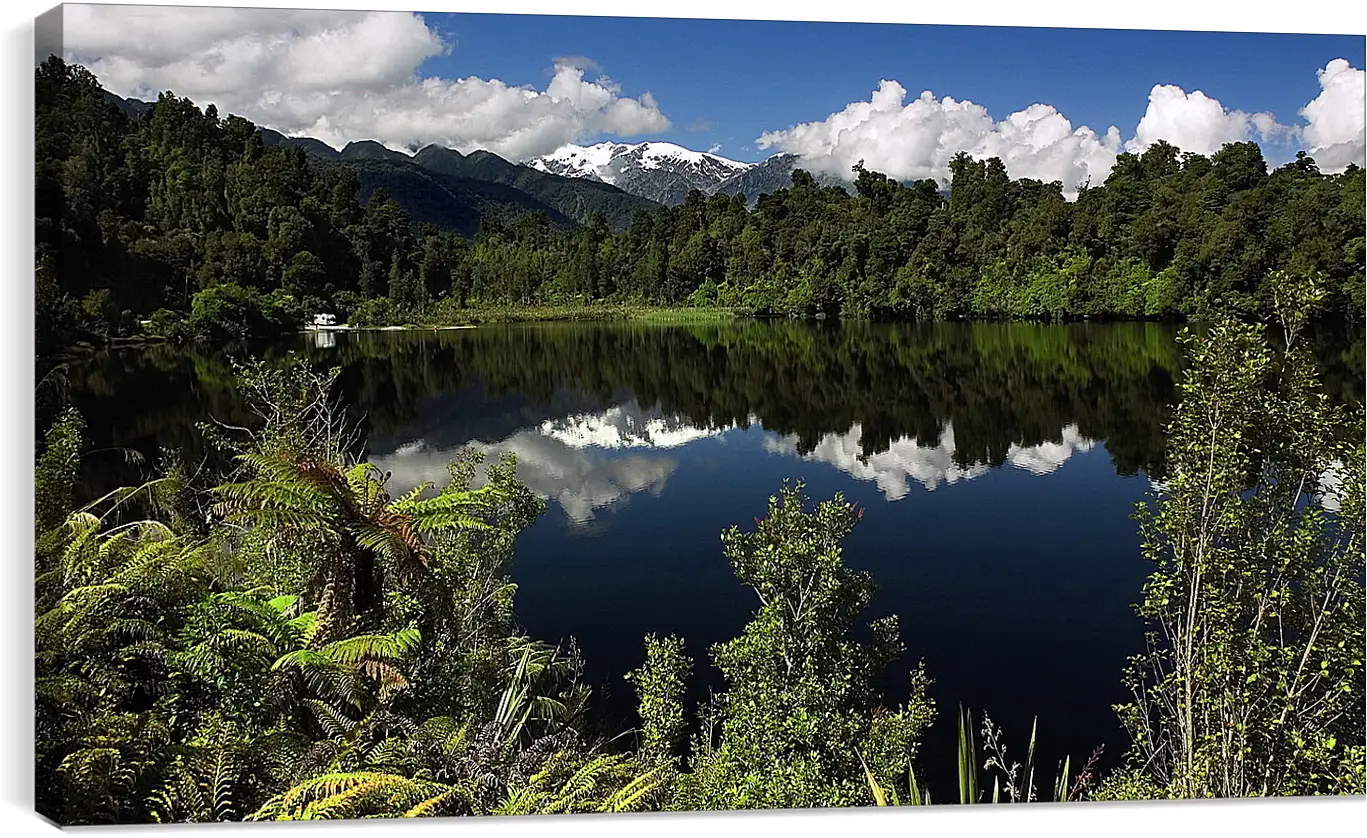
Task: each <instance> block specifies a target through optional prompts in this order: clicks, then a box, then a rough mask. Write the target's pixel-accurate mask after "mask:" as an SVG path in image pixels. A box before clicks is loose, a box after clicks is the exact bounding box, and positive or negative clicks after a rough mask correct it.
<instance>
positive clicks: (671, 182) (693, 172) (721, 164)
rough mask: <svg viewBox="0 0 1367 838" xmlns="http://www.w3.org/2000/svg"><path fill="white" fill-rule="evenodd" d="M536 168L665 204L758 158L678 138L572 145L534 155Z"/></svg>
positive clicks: (710, 187) (708, 188)
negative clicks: (728, 154) (731, 155)
mask: <svg viewBox="0 0 1367 838" xmlns="http://www.w3.org/2000/svg"><path fill="white" fill-rule="evenodd" d="M527 165H528V166H530V167H531V168H534V169H539V170H540V171H543V172H549V173H551V174H556V175H563V176H565V177H573V178H582V179H584V180H590V181H596V182H600V183H608V184H612V185H613V186H616V187H618V188H620V189H623V190H625V191H627V192H630V193H631V194H633V195H640V196H641V197H643V198H649V199H650V200H652V201H655V202H657V203H660V204H664V205H666V206H674V205H676V204H682V203H683V201H684V198H686V197H688V193H689V192H690V191H692V190H694V189H697V190H698V191H700V192H703V193H705V194H712V192H713V191H714V190H715V189H716V187H717V185H718V184H720V183H722V182H724V181H726V180H727V179H729V178H731V177H734V176H735V175H738V174H740V173H742V172H744V171H746V170H747V169H749V168H750V167H751V166H753V165H754V164H752V163H739V162H737V161H735V160H728V159H726V158H725V157H720V156H718V155H715V154H708V153H706V152H702V151H692V150H691V149H687V148H684V147H683V146H678V145H674V144H673V143H636V144H634V145H630V144H626V143H599V144H597V145H591V146H578V145H567V146H564V147H562V148H561V149H559V150H558V151H556V152H555V153H554V154H548V155H546V156H545V157H538V158H536V159H535V160H529V161H528V162H527Z"/></svg>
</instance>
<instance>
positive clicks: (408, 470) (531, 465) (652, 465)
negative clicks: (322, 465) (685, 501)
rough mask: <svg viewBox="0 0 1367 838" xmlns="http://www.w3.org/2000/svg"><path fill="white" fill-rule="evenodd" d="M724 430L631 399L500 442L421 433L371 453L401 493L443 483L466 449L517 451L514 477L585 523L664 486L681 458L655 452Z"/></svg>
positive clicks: (489, 455)
mask: <svg viewBox="0 0 1367 838" xmlns="http://www.w3.org/2000/svg"><path fill="white" fill-rule="evenodd" d="M725 430H727V428H717V429H712V428H703V427H698V426H696V425H694V424H692V423H691V422H689V421H688V420H687V419H686V418H684V417H681V416H666V415H664V414H662V413H661V412H660V411H659V410H658V409H643V408H642V407H641V406H640V405H639V404H638V403H637V402H636V401H635V400H634V399H632V400H629V401H627V402H626V403H623V404H620V405H616V406H614V407H611V408H609V409H607V410H605V411H602V412H598V413H576V414H571V415H569V416H564V417H561V418H559V419H548V420H546V421H544V422H542V423H541V424H540V425H539V426H536V427H532V428H523V429H520V430H518V431H516V432H515V433H513V434H512V435H510V436H508V437H507V438H505V439H502V440H499V441H497V442H482V441H480V440H478V439H472V440H470V441H468V442H467V443H466V444H465V445H462V446H457V447H454V448H441V447H437V446H432V445H429V444H428V443H427V442H426V441H424V440H418V441H415V442H409V443H406V444H403V445H400V446H399V447H397V448H396V449H395V450H394V451H393V452H392V453H389V454H374V455H372V456H371V458H370V459H371V461H372V462H373V463H374V464H375V465H376V466H378V467H379V468H380V469H382V470H384V471H387V472H389V473H390V481H391V486H392V488H393V490H394V491H396V492H405V491H408V490H410V489H412V488H413V487H415V486H419V485H421V484H422V483H425V482H432V483H434V484H436V485H438V486H440V485H442V484H443V483H444V482H445V481H446V479H447V477H448V474H447V471H446V466H447V464H448V463H449V462H450V461H451V460H452V459H453V458H455V457H457V456H459V454H460V452H461V450H463V449H464V450H475V451H479V452H481V453H483V454H484V455H485V462H486V463H487V462H492V461H494V460H496V459H497V458H498V457H499V456H500V455H502V454H512V455H514V456H515V457H516V458H517V473H518V477H520V478H521V479H522V480H523V482H525V483H526V484H527V486H528V488H530V489H531V490H532V491H533V492H535V493H536V494H537V495H539V496H541V497H542V498H546V499H548V500H551V501H554V502H555V503H556V504H558V505H559V506H560V508H561V509H562V510H564V512H565V516H566V517H567V518H568V519H569V520H570V522H571V523H572V524H575V525H577V526H584V525H587V524H588V523H589V522H590V521H592V520H593V519H594V518H595V515H596V513H597V512H598V511H600V510H605V509H608V508H610V507H614V506H618V505H620V504H622V503H624V502H625V501H626V500H627V499H628V498H630V496H631V495H634V494H637V493H639V492H648V493H650V494H652V495H658V494H659V493H660V492H661V491H663V489H664V486H665V481H667V480H668V479H669V477H670V475H672V474H673V473H674V472H675V471H676V470H677V469H678V467H679V459H678V458H677V457H674V456H670V455H668V454H663V453H656V452H664V451H666V450H668V449H672V448H678V447H680V446H683V445H687V444H688V443H690V442H696V441H698V440H701V439H707V438H709V437H715V436H718V435H720V434H721V433H723V432H724V431H725ZM623 451H630V452H631V453H627V454H623V453H621V452H623Z"/></svg>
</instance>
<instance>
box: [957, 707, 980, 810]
mask: <svg viewBox="0 0 1367 838" xmlns="http://www.w3.org/2000/svg"><path fill="white" fill-rule="evenodd" d="M959 802H960V803H977V802H978V758H977V755H976V754H975V753H974V749H973V714H972V713H971V712H970V711H968V710H965V709H963V707H962V706H961V707H960V708H959Z"/></svg>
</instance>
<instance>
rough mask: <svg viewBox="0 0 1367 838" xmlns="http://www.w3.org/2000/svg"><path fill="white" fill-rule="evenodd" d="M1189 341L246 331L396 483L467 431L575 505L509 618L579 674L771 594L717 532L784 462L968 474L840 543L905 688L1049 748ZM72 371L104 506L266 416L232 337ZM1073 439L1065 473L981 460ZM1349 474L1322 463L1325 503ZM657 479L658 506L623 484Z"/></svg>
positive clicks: (1101, 678) (1120, 660) (785, 472)
mask: <svg viewBox="0 0 1367 838" xmlns="http://www.w3.org/2000/svg"><path fill="white" fill-rule="evenodd" d="M1172 338H1173V335H1172V329H1171V328H1170V327H1167V326H1163V325H1159V324H1069V325H1057V326H1044V325H1036V324H964V323H937V324H861V323H844V324H829V323H828V324H821V325H818V324H810V323H795V322H788V321H783V322H740V323H724V324H707V325H696V326H686V327H685V326H656V325H651V324H634V323H579V324H574V323H572V324H549V325H531V326H525V327H524V326H509V327H500V326H493V327H482V328H478V329H466V330H459V331H447V332H373V333H372V332H339V333H335V334H334V333H320V334H315V335H311V336H302V337H300V338H298V339H291V340H289V341H285V342H277V343H272V344H269V345H260V346H253V347H249V348H248V349H249V351H250V352H251V354H253V355H257V356H260V357H263V358H265V359H266V360H267V361H268V362H271V363H281V362H284V361H285V360H286V355H287V353H291V352H292V353H294V357H295V358H302V359H304V360H307V361H308V362H310V363H313V364H315V365H317V366H326V367H331V366H338V367H340V368H341V369H342V374H341V376H340V378H339V380H338V389H339V393H338V395H339V396H340V397H341V398H342V399H343V400H344V401H345V403H346V404H347V405H349V406H350V407H351V408H352V409H353V410H354V418H355V419H356V421H357V422H358V423H359V424H360V428H361V432H362V434H363V436H364V437H365V440H366V448H367V457H368V458H369V459H370V461H371V462H373V463H375V464H376V465H377V466H379V467H381V468H383V469H385V470H387V471H390V472H392V478H391V479H392V481H393V487H392V488H393V489H394V490H395V491H398V492H401V491H405V490H407V489H409V488H411V487H413V486H415V485H418V484H421V483H424V482H427V481H431V482H433V483H436V484H438V485H441V484H443V483H444V482H445V481H446V480H447V479H448V472H447V465H448V463H449V461H450V460H451V459H452V458H453V457H455V456H458V455H459V453H460V450H461V449H462V448H464V447H469V446H473V447H474V448H477V449H480V450H482V451H484V452H485V454H486V457H488V458H492V457H495V456H497V455H498V454H500V453H502V452H509V453H512V454H515V455H516V456H517V458H518V461H519V463H518V470H519V473H520V476H521V477H522V479H523V480H524V481H526V483H527V484H528V486H529V487H530V488H531V489H532V490H533V491H534V492H536V493H537V494H539V495H540V496H542V497H544V498H547V499H548V500H549V501H550V502H551V503H552V504H553V505H555V506H558V507H559V508H560V510H561V511H560V512H557V511H554V510H553V511H552V512H550V513H549V514H547V515H545V516H543V517H542V518H541V519H540V520H539V521H538V522H537V523H536V524H535V525H534V526H532V527H530V528H529V529H528V530H527V532H525V533H524V534H523V535H522V536H520V537H519V539H518V546H517V557H516V559H515V562H514V566H513V567H512V568H511V572H512V575H513V578H514V580H515V581H516V583H517V585H518V591H517V600H516V602H517V611H518V619H519V621H520V622H521V623H523V624H524V627H525V629H526V631H527V632H528V633H529V634H530V635H532V636H535V637H539V638H542V639H546V640H550V641H552V642H554V641H556V640H558V639H561V638H564V637H567V636H573V637H575V638H576V641H577V642H579V643H580V644H581V648H583V650H584V652H585V656H586V660H587V666H588V667H590V669H588V670H586V672H587V673H589V674H588V675H587V676H586V677H588V678H589V679H590V680H592V681H593V682H595V683H611V684H615V685H617V686H616V691H615V695H616V697H617V698H616V699H612V698H608V700H618V699H623V698H625V700H626V701H627V702H628V704H629V703H630V698H631V691H630V690H626V689H623V688H622V687H621V685H622V681H621V676H622V673H624V672H627V671H629V670H631V669H634V668H636V667H638V666H640V664H641V661H642V657H641V656H642V645H641V638H642V637H644V636H645V635H647V634H651V633H653V634H656V635H658V636H663V635H665V634H677V635H679V636H681V637H684V638H686V639H687V641H688V642H689V643H690V644H691V646H690V649H689V651H690V653H691V654H692V655H694V656H695V659H697V660H699V661H702V660H704V659H706V656H707V648H708V646H709V645H710V644H711V643H715V642H720V641H723V640H726V639H729V638H731V637H734V636H736V633H737V632H739V631H740V630H741V628H742V627H743V626H744V624H745V621H746V620H748V619H749V618H750V617H751V615H752V613H753V605H754V602H753V599H752V597H751V595H750V593H749V592H748V591H746V590H744V588H743V586H741V585H740V584H739V583H738V582H737V580H736V579H735V576H734V575H733V573H732V571H731V568H730V567H729V565H728V563H727V562H726V560H725V558H724V556H723V555H722V552H721V545H720V544H719V543H718V533H720V532H722V531H723V530H724V529H725V528H727V527H729V526H732V525H735V524H742V525H748V522H749V521H750V520H751V518H752V516H753V515H756V514H761V513H762V511H763V508H764V502H765V499H766V497H767V496H768V494H769V493H771V492H773V491H774V490H776V489H777V488H778V487H779V485H780V481H781V480H783V479H786V478H789V477H794V476H800V475H801V474H802V473H804V472H811V471H820V472H826V473H825V474H820V475H813V478H814V481H813V482H814V483H816V482H817V481H818V480H819V482H820V483H821V489H820V491H821V494H823V495H824V494H826V493H828V492H830V491H847V492H849V493H850V494H851V495H853V494H855V492H858V491H860V490H862V493H861V494H863V495H875V493H877V492H881V494H882V496H883V497H885V498H886V499H887V500H889V501H894V500H897V499H899V498H904V497H907V496H908V495H909V494H911V493H913V492H915V491H916V489H915V486H914V485H913V481H914V483H917V484H920V485H921V486H924V487H925V488H926V489H934V488H936V487H939V486H941V485H943V484H958V483H959V482H960V481H968V480H972V481H973V483H974V486H973V487H972V489H968V488H967V487H965V486H963V485H956V486H955V488H952V489H948V490H945V491H936V492H928V491H927V492H920V493H918V494H919V495H920V496H919V497H918V498H916V501H915V502H907V503H896V504H892V503H889V504H886V505H885V508H881V509H878V510H870V512H873V513H875V514H870V515H869V516H867V518H868V521H867V523H866V524H865V525H863V526H861V529H860V532H859V533H857V534H856V535H855V536H854V537H853V538H852V539H851V541H850V543H849V545H848V547H849V551H848V553H847V556H848V560H849V562H850V563H851V566H854V567H859V568H861V569H866V570H868V571H869V572H870V573H872V574H873V576H874V578H875V579H876V581H877V585H878V592H877V594H876V597H877V599H876V601H875V603H874V606H873V607H875V608H876V609H877V610H878V611H879V613H880V614H889V613H890V614H897V615H898V616H899V618H900V619H901V620H902V623H901V626H902V636H903V637H904V638H905V639H906V642H907V647H908V655H907V656H904V658H903V659H902V660H901V663H899V664H898V665H899V666H903V667H904V669H903V671H902V674H901V675H898V676H897V678H896V679H894V681H893V682H890V683H900V684H905V683H906V680H905V677H904V676H905V673H906V671H907V667H909V666H910V665H911V661H912V660H914V659H915V658H918V657H924V658H925V660H926V661H927V665H928V667H929V669H930V671H931V673H932V675H933V677H934V678H935V680H936V686H935V687H934V690H935V698H936V700H937V701H940V702H943V704H942V706H950V707H952V706H955V705H956V704H959V703H963V704H964V705H965V706H973V707H982V708H983V709H984V710H987V711H989V712H991V713H992V714H993V718H997V719H998V720H999V721H1001V722H1002V723H1003V724H1004V725H1006V726H1007V728H1008V729H1019V728H1020V727H1022V726H1025V725H1029V724H1030V720H1031V718H1032V714H1033V713H1035V712H1039V711H1041V710H1044V709H1048V710H1049V711H1050V712H1052V713H1054V714H1056V717H1055V721H1056V722H1057V724H1055V723H1050V724H1049V725H1047V726H1046V725H1045V724H1043V721H1041V729H1042V730H1043V729H1045V728H1046V727H1047V729H1048V730H1049V731H1050V732H1051V733H1050V734H1049V735H1053V736H1055V737H1058V738H1056V739H1055V740H1054V744H1052V745H1048V744H1042V747H1043V748H1044V750H1043V751H1041V753H1044V752H1048V753H1052V754H1055V755H1059V754H1063V753H1075V754H1076V753H1084V754H1085V753H1088V752H1090V750H1091V749H1092V748H1094V747H1095V746H1096V745H1097V744H1098V743H1102V742H1104V743H1106V744H1107V745H1108V746H1110V745H1111V744H1112V743H1114V742H1115V739H1114V738H1113V737H1114V736H1115V735H1117V730H1116V727H1115V724H1116V722H1115V716H1114V714H1113V713H1112V712H1111V711H1110V706H1111V705H1112V704H1113V703H1115V702H1116V701H1122V700H1125V698H1126V697H1125V695H1124V694H1123V692H1121V693H1120V694H1117V693H1116V690H1117V688H1118V687H1119V682H1118V680H1117V678H1116V675H1115V673H1116V672H1118V671H1120V668H1121V667H1122V666H1123V665H1124V662H1125V660H1126V658H1127V656H1128V655H1130V654H1132V653H1133V652H1136V651H1140V650H1141V649H1142V648H1143V645H1142V644H1143V638H1142V634H1141V633H1140V631H1139V626H1138V625H1137V624H1136V622H1135V617H1134V613H1133V610H1132V609H1131V607H1130V606H1131V603H1132V602H1133V601H1134V597H1135V593H1136V591H1138V590H1140V587H1141V585H1142V584H1143V580H1144V578H1145V576H1146V575H1147V573H1148V571H1149V568H1148V567H1147V566H1146V564H1145V563H1144V562H1143V561H1142V560H1141V558H1140V554H1139V545H1138V538H1137V534H1136V531H1135V527H1134V522H1133V521H1132V520H1131V519H1130V511H1131V510H1132V509H1133V505H1134V503H1135V502H1137V501H1139V500H1140V499H1141V498H1142V496H1143V493H1144V492H1145V491H1146V490H1147V489H1149V484H1148V482H1146V481H1145V479H1144V477H1148V478H1152V479H1154V480H1155V481H1161V480H1163V479H1164V473H1163V442H1164V439H1163V434H1162V427H1163V424H1164V422H1165V421H1166V420H1167V416H1168V409H1167V405H1168V404H1170V403H1171V402H1172V401H1173V399H1174V398H1175V392H1174V387H1173V382H1174V380H1175V378H1176V376H1177V374H1178V372H1179V370H1180V353H1179V349H1178V346H1177V344H1176V343H1175V342H1174V341H1173V339H1172ZM334 342H335V345H333V344H334ZM1361 345H1362V344H1361V341H1358V342H1357V343H1356V346H1358V347H1359V348H1358V349H1356V350H1352V352H1349V353H1343V354H1342V358H1341V362H1339V363H1338V364H1337V366H1331V367H1329V368H1328V369H1327V372H1330V373H1332V376H1331V377H1330V379H1329V380H1330V381H1331V382H1337V383H1333V384H1331V386H1330V387H1329V390H1330V392H1331V393H1335V394H1338V395H1337V398H1338V399H1339V400H1341V401H1343V402H1345V403H1349V402H1351V403H1354V404H1356V403H1360V402H1361V400H1362V395H1361V393H1362V382H1363V380H1364V376H1363V374H1362V360H1361V357H1362V356H1361V348H1360V347H1361ZM1330 349H1332V347H1330ZM1336 352H1341V348H1340V350H1336V351H1335V352H1331V353H1330V355H1331V356H1333V357H1338V355H1337V354H1336ZM43 373H44V371H43V370H41V369H40V370H39V374H40V375H41V374H43ZM66 378H67V380H68V386H67V387H66V388H65V392H67V393H69V394H70V396H71V398H72V400H73V401H74V403H75V404H76V406H77V407H78V408H79V409H80V410H81V411H82V413H83V414H84V415H85V417H86V418H87V422H88V429H89V432H90V435H91V440H90V442H91V447H92V448H94V449H116V448H128V449H132V450H136V451H139V452H141V453H142V454H143V455H144V456H145V457H146V458H147V460H146V461H145V462H146V463H147V464H148V465H147V466H140V465H136V464H134V463H132V462H131V461H129V460H125V458H123V457H119V456H109V455H99V456H94V457H89V458H86V459H85V460H84V461H83V463H82V468H83V477H84V479H85V480H86V483H84V484H83V485H82V486H81V487H80V489H79V493H80V495H81V496H82V497H83V498H84V499H90V498H93V497H97V496H99V495H101V494H103V493H104V492H107V491H109V490H110V489H113V488H114V487H115V486H118V485H130V484H136V483H139V482H142V481H143V480H145V479H147V478H148V477H152V476H155V475H154V474H152V473H149V470H150V468H151V467H152V466H151V464H153V463H155V458H156V455H157V452H158V451H159V450H160V449H162V448H163V447H165V448H172V449H176V450H178V451H180V452H181V454H182V456H183V459H184V461H185V462H186V463H191V464H198V463H201V462H204V461H205V460H206V458H208V455H209V450H208V449H207V448H206V446H205V444H204V441H203V440H202V439H201V438H200V436H199V434H198V431H197V427H198V425H197V423H200V422H204V421H206V420H208V419H210V418H213V419H215V420H218V421H220V422H223V423H225V424H232V425H243V424H247V423H249V422H251V421H253V420H252V417H251V415H250V413H249V412H248V411H247V410H246V409H245V407H244V405H243V404H242V400H241V396H240V393H239V392H238V390H237V388H236V383H235V381H234V375H233V367H232V365H231V364H230V363H229V362H228V357H227V355H226V354H225V353H224V352H222V351H219V350H217V349H215V350H208V349H207V348H205V347H192V348H180V347H175V346H171V345H160V346H153V347H148V348H146V349H142V350H138V351H128V352H106V353H101V354H98V355H92V356H91V357H90V358H88V359H85V360H83V361H80V362H73V363H72V364H71V365H70V368H69V370H68V371H67V375H66ZM49 401H50V402H52V404H55V402H56V400H55V399H52V400H49ZM42 405H43V403H42V402H40V403H39V415H38V417H37V419H38V426H39V428H43V427H46V425H47V424H48V422H50V421H51V418H52V416H51V410H52V405H49V406H48V408H46V409H47V410H48V411H49V413H48V414H44V413H43V412H42V410H43V409H44V408H43V406H42ZM643 406H645V407H643ZM742 429H748V430H742ZM709 440H711V441H709ZM1093 441H1095V442H1093ZM723 442H724V445H723V444H722V443H723ZM1086 451H1091V452H1092V453H1091V454H1090V455H1087V456H1079V457H1076V458H1073V455H1075V454H1082V452H1086ZM1070 458H1073V459H1075V460H1077V462H1072V461H1070V462H1069V465H1068V467H1067V468H1066V469H1061V470H1059V472H1058V473H1056V474H1053V475H1052V476H1050V477H1043V478H1038V479H1036V478H1033V477H1031V478H1029V479H1028V480H995V479H992V478H982V479H979V478H980V476H981V475H983V474H985V473H987V472H989V471H991V470H992V469H994V468H998V469H1000V470H1001V471H1010V470H1012V469H1015V468H1020V469H1023V470H1024V471H1025V472H1026V473H1029V474H1048V473H1050V472H1053V471H1054V470H1055V469H1059V466H1060V464H1062V463H1063V462H1065V461H1069V460H1070ZM1108 458H1109V462H1108V461H1107V460H1108ZM211 464H212V462H211ZM826 464H829V466H833V467H834V468H831V467H828V466H827V465H826ZM225 467H226V466H225ZM1140 474H1142V475H1144V477H1138V475H1140ZM1131 475H1133V476H1134V477H1131ZM855 481H867V482H864V483H862V484H856V483H855ZM1336 482H1337V475H1336V474H1334V473H1330V474H1327V475H1325V477H1324V478H1323V480H1322V481H1321V486H1322V490H1323V491H1322V494H1323V495H1324V496H1325V497H1324V501H1323V502H1324V503H1325V504H1326V505H1331V504H1333V502H1334V500H1333V496H1334V492H1333V491H1332V489H1333V486H1334V484H1335V483H1336ZM642 493H650V494H655V495H660V499H659V501H658V502H637V503H630V502H629V501H630V499H631V498H633V497H635V498H640V497H641V495H642ZM1064 517H1066V518H1067V519H1068V521H1069V526H1067V527H1059V526H1058V525H1057V521H1058V520H1060V519H1062V518H1064ZM566 522H568V527H567V526H566ZM607 524H610V526H607ZM588 533H591V534H592V535H593V537H591V538H586V537H574V538H571V537H568V536H570V535H573V536H583V535H585V534H588ZM1003 626H1009V630H1007V631H1003ZM1041 650H1047V654H1041V653H1040V651H1041ZM709 672H710V673H712V674H715V670H712V669H710V668H708V667H704V666H701V665H700V666H699V667H698V677H699V678H706V677H712V676H711V675H708V674H706V673H709ZM701 684H702V682H701V681H700V682H699V685H701ZM892 688H893V687H890V689H892ZM605 695H607V696H612V695H613V692H611V691H605ZM629 709H630V708H629V707H628V710H629ZM999 713H1000V717H999V716H998V714H999ZM1012 713H1015V716H1016V717H1015V718H1013V717H1012ZM934 735H935V734H934V733H933V731H932V736H934ZM950 740H951V741H949V742H947V743H945V748H946V750H945V753H947V754H949V762H952V760H953V757H952V753H953V747H954V746H953V742H952V734H951V735H950ZM1041 742H1042V743H1044V737H1043V736H1042V737H1041ZM928 747H929V746H928ZM936 747H938V746H936Z"/></svg>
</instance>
